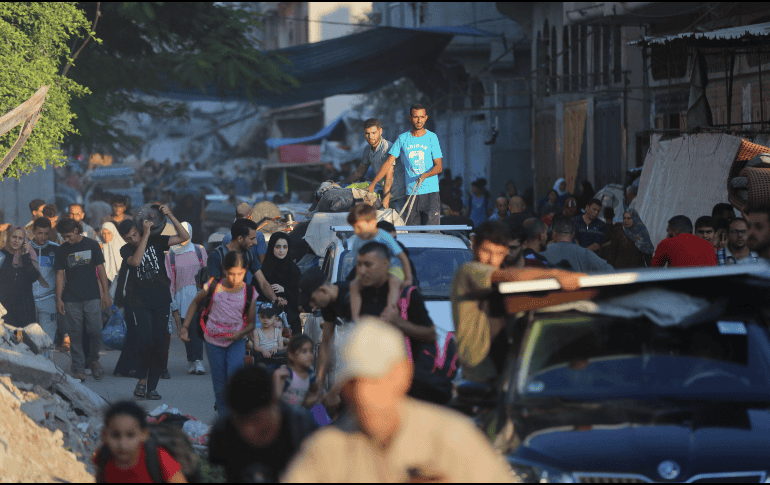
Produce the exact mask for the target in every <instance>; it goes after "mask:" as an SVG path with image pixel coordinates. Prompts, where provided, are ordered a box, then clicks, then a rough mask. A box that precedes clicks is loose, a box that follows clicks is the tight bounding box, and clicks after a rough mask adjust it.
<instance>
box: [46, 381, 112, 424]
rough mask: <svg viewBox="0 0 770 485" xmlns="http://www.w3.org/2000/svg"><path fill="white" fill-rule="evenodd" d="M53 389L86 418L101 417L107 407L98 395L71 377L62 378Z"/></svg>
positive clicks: (105, 402)
mask: <svg viewBox="0 0 770 485" xmlns="http://www.w3.org/2000/svg"><path fill="white" fill-rule="evenodd" d="M54 389H55V390H56V391H58V392H60V393H61V394H62V395H63V396H64V397H66V398H67V399H68V400H69V401H70V402H71V403H72V407H74V408H75V409H80V410H81V411H83V412H84V413H85V414H86V415H88V416H101V415H102V412H103V409H104V408H105V407H106V406H107V401H105V400H104V399H103V398H102V397H101V396H100V395H98V394H96V393H95V392H94V391H92V390H91V389H89V388H87V387H86V386H84V385H83V384H81V383H80V381H79V380H77V379H74V378H72V377H71V376H68V375H67V376H64V378H63V379H61V380H58V379H57V382H56V384H55V385H54Z"/></svg>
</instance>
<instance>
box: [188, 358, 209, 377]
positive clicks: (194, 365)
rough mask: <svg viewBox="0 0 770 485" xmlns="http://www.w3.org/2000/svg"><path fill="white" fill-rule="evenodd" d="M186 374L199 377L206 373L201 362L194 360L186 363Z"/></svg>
mask: <svg viewBox="0 0 770 485" xmlns="http://www.w3.org/2000/svg"><path fill="white" fill-rule="evenodd" d="M187 373H188V374H197V375H199V376H202V375H203V374H205V373H206V368H205V367H203V362H201V361H200V360H195V361H193V362H188V363H187Z"/></svg>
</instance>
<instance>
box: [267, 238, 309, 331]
mask: <svg viewBox="0 0 770 485" xmlns="http://www.w3.org/2000/svg"><path fill="white" fill-rule="evenodd" d="M290 245H291V241H290V239H289V236H288V235H287V234H286V233H283V232H276V233H274V234H273V235H272V236H270V242H269V243H268V245H267V254H265V262H264V263H262V274H264V275H265V279H266V280H267V282H268V283H270V285H271V286H272V287H273V291H274V292H275V294H276V296H279V297H283V298H284V299H286V301H287V302H288V303H287V305H286V317H287V318H288V320H289V326H290V327H291V333H292V334H293V335H299V334H300V333H302V324H301V322H300V319H299V278H300V275H301V273H300V270H299V267H298V266H297V265H296V263H294V261H292V260H291V258H290V257H289V250H290V249H291V246H290ZM259 300H260V301H269V300H268V299H267V297H265V296H263V295H262V294H260V296H259Z"/></svg>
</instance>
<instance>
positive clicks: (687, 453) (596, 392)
mask: <svg viewBox="0 0 770 485" xmlns="http://www.w3.org/2000/svg"><path fill="white" fill-rule="evenodd" d="M583 279H584V280H585V284H583V282H581V285H582V286H584V287H593V288H594V290H595V291H596V294H595V295H594V296H593V298H591V299H590V300H584V301H581V302H573V303H572V304H566V305H562V307H561V308H559V307H555V308H551V309H549V311H539V312H535V313H533V314H530V315H529V317H528V318H525V319H519V320H518V321H517V323H516V324H514V325H513V326H516V325H518V328H519V333H518V334H519V335H521V337H519V338H518V339H516V340H517V342H516V345H515V346H514V347H513V348H512V352H511V364H510V367H509V374H508V376H507V379H506V380H505V384H504V386H503V388H504V389H505V390H506V392H505V393H504V394H505V397H504V398H503V400H504V403H505V410H506V414H507V418H508V419H509V424H512V429H513V431H512V434H511V435H510V439H509V440H508V446H507V456H508V458H509V462H510V463H511V465H512V467H513V468H514V470H515V471H516V472H517V474H518V475H519V477H521V478H522V480H523V481H525V482H567V483H571V482H580V483H644V482H658V481H662V482H674V481H676V482H692V483H706V482H709V483H711V482H717V481H730V482H736V481H737V482H744V483H745V482H751V483H761V482H764V481H765V479H766V478H768V470H770V334H768V323H769V322H770V321H769V320H768V318H767V314H768V312H767V309H768V307H770V305H768V297H769V296H770V266H768V265H767V264H765V263H758V264H755V265H746V266H730V267H725V266H723V267H718V268H692V269H664V270H645V271H640V272H637V273H624V274H612V275H595V276H589V277H585V278H583ZM538 285H540V288H538V287H537V286H538ZM542 286H543V282H539V283H535V284H533V285H530V287H529V288H528V287H527V283H516V284H512V283H509V284H505V285H503V286H502V287H501V290H500V292H501V294H503V295H504V296H506V297H507V298H512V297H520V296H522V294H525V293H527V292H531V291H532V290H533V289H540V290H543V289H547V288H543V287H542ZM546 286H547V284H546ZM539 295H541V296H542V295H543V293H542V292H541V293H539ZM533 296H538V294H534V295H533ZM567 299H569V298H567ZM514 333H515V332H514ZM519 343H520V345H518V344H519ZM508 429H510V426H509V427H508Z"/></svg>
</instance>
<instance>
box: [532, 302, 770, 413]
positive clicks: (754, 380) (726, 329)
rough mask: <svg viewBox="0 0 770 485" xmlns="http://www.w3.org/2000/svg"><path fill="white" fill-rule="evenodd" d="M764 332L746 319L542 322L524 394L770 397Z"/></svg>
mask: <svg viewBox="0 0 770 485" xmlns="http://www.w3.org/2000/svg"><path fill="white" fill-rule="evenodd" d="M768 351H770V346H768V340H767V336H766V335H765V334H764V333H763V330H761V329H760V328H759V327H758V326H757V325H751V324H747V323H745V322H742V321H713V320H712V321H710V322H706V323H701V324H698V325H693V326H690V327H681V326H673V327H660V326H657V325H655V324H653V323H651V322H649V321H648V320H645V319H640V320H633V321H631V320H622V319H617V318H615V319H613V318H609V317H576V318H575V317H573V318H570V317H566V318H561V319H559V318H554V319H549V320H541V321H537V322H535V323H534V324H533V327H532V333H531V334H530V339H529V342H528V344H527V348H526V350H525V354H524V362H523V366H522V368H521V371H520V374H519V376H520V377H519V379H520V380H519V381H518V383H519V386H518V387H519V392H520V393H521V394H522V395H525V396H529V397H560V398H565V399H581V398H587V399H596V398H602V399H607V398H611V399H614V398H640V397H649V396H653V395H654V396H668V397H682V398H690V397H692V398H695V397H698V396H708V397H710V398H713V399H715V400H717V399H720V400H721V399H725V400H733V399H740V398H741V396H742V397H743V398H747V397H748V395H749V394H751V395H753V396H755V397H756V396H759V399H762V400H764V399H770V385H769V384H770V369H769V368H768V359H767V355H768Z"/></svg>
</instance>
